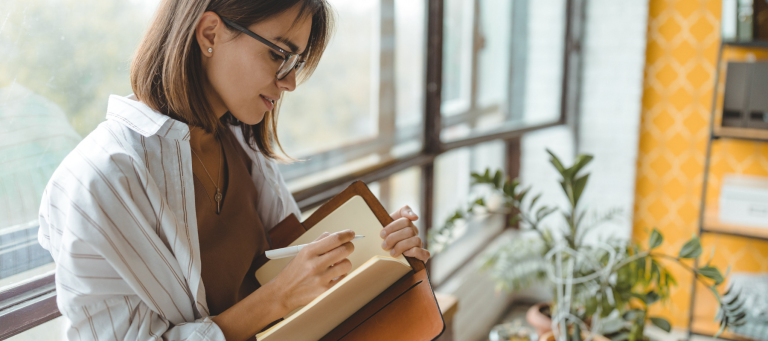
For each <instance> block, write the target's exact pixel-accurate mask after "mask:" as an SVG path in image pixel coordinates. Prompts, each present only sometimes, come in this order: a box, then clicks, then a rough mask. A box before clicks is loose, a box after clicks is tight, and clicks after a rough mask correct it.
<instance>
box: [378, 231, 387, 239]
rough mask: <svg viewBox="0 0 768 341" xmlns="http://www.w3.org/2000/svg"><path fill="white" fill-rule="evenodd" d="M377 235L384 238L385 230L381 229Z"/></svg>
mask: <svg viewBox="0 0 768 341" xmlns="http://www.w3.org/2000/svg"><path fill="white" fill-rule="evenodd" d="M379 235H380V236H381V238H384V237H386V236H387V231H385V230H381V233H379Z"/></svg>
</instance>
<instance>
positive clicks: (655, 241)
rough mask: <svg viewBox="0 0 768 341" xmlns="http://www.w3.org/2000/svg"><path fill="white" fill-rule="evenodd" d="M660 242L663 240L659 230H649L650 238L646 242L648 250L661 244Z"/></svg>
mask: <svg viewBox="0 0 768 341" xmlns="http://www.w3.org/2000/svg"><path fill="white" fill-rule="evenodd" d="M662 242H664V236H663V235H661V232H659V230H657V229H653V231H652V232H651V240H650V241H649V242H648V251H650V250H653V249H655V248H657V247H659V245H661V243H662Z"/></svg>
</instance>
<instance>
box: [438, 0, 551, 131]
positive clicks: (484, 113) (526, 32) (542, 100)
mask: <svg viewBox="0 0 768 341" xmlns="http://www.w3.org/2000/svg"><path fill="white" fill-rule="evenodd" d="M475 1H477V6H478V10H479V13H478V14H477V16H478V17H479V21H478V23H477V27H476V28H475V29H476V30H477V35H476V36H474V42H472V41H471V40H472V38H473V35H472V34H471V33H472V30H473V28H472V25H469V26H468V27H464V26H462V25H461V24H463V22H460V19H462V18H465V17H467V16H468V15H467V13H469V11H470V10H471V9H472V8H471V7H472V4H473V3H474V2H475ZM459 3H460V4H459ZM460 5H463V6H467V8H468V10H467V11H465V12H462V15H461V16H460V15H459V14H457V13H453V12H451V10H452V9H455V8H459V7H460ZM565 5H566V1H565V0H542V1H531V0H519V1H505V0H446V28H445V31H444V34H445V40H444V44H445V46H444V50H443V53H444V55H443V63H444V68H445V69H444V74H443V99H444V102H443V114H444V116H443V125H444V127H445V130H444V131H443V134H442V135H441V139H442V140H443V141H453V140H457V139H463V138H467V137H470V136H473V135H480V134H483V133H487V132H489V131H494V130H501V129H515V128H523V127H526V126H530V125H535V124H542V123H549V122H554V121H556V120H558V119H559V117H560V99H561V90H562V82H563V72H562V70H563V58H564V55H563V51H564V50H563V48H564V45H565V22H566V18H565V8H566V7H565ZM452 15H453V16H454V17H451V16H452ZM470 19H471V17H468V19H465V21H466V20H470ZM467 32H469V33H467ZM467 40H470V42H467V43H465V41H467ZM464 54H469V56H468V57H464ZM472 60H476V61H477V62H476V64H477V65H476V68H475V70H476V72H475V73H473V72H472V70H473V65H472V64H473V63H472ZM473 88H474V89H476V91H472V89H473ZM462 91H463V92H462ZM462 96H463V97H462ZM456 98H459V99H460V100H459V101H458V102H456V100H455V99H456ZM459 102H460V103H461V104H457V103H459ZM455 126H466V127H468V128H469V129H464V128H462V129H461V132H460V133H457V132H456V130H455V129H454V127H455Z"/></svg>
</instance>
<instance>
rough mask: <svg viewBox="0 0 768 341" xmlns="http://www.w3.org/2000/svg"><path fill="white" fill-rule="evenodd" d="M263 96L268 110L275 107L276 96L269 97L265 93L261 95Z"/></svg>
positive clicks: (262, 98)
mask: <svg viewBox="0 0 768 341" xmlns="http://www.w3.org/2000/svg"><path fill="white" fill-rule="evenodd" d="M259 96H260V97H261V100H262V101H264V104H265V105H266V106H267V110H272V109H273V108H274V107H275V101H276V100H277V99H276V98H271V97H267V96H264V95H259Z"/></svg>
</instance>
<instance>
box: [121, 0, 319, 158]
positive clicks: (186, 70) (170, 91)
mask: <svg viewBox="0 0 768 341" xmlns="http://www.w3.org/2000/svg"><path fill="white" fill-rule="evenodd" d="M297 4H300V5H301V9H300V11H299V15H298V17H297V18H296V20H297V21H298V20H300V19H303V18H306V17H311V18H312V26H311V32H310V34H309V42H308V44H307V48H306V50H305V51H304V53H303V56H302V58H303V59H304V60H306V65H305V67H304V69H303V70H302V72H301V74H299V75H296V77H297V81H298V82H301V81H304V80H306V79H307V78H309V76H310V75H311V74H312V72H313V71H314V70H315V68H316V67H317V64H318V63H319V62H320V57H321V56H322V54H323V51H324V50H325V47H326V46H327V45H328V41H329V39H330V36H331V30H332V27H333V14H332V12H331V9H330V6H329V5H328V3H327V2H326V0H165V1H163V2H162V3H161V4H160V5H159V7H158V9H157V13H156V14H155V17H154V19H153V21H152V24H151V25H150V26H149V29H148V30H147V33H146V34H145V35H144V38H143V40H142V42H141V44H140V45H139V48H138V50H136V55H135V56H134V59H133V62H132V64H131V87H132V88H133V92H134V94H135V95H136V97H137V98H138V99H139V100H140V101H142V102H144V103H145V104H147V105H148V106H149V107H150V108H152V109H154V110H156V111H158V112H160V113H163V114H165V115H168V116H170V117H171V118H173V119H176V120H179V121H182V122H184V123H187V124H189V125H192V126H197V127H201V128H203V129H205V130H206V131H207V132H209V133H214V134H217V135H218V134H219V133H220V130H221V129H222V128H224V127H223V124H222V123H225V124H232V125H237V126H240V128H241V129H242V132H243V136H244V137H245V139H246V141H248V142H249V145H250V146H251V148H253V149H254V150H255V148H254V145H255V146H256V147H258V150H259V151H260V152H261V153H262V154H263V155H264V156H265V157H267V158H271V159H278V160H285V159H284V158H282V157H280V156H279V155H277V153H276V152H277V151H276V149H275V148H274V147H273V145H277V147H278V148H279V149H280V151H281V152H282V153H283V154H285V151H284V150H283V147H282V146H281V145H280V141H279V140H278V138H277V112H278V108H279V107H280V103H279V102H278V103H276V105H275V108H274V109H273V110H272V111H270V112H268V113H267V114H266V115H265V116H264V119H263V120H262V121H261V122H259V123H258V124H255V125H247V124H245V123H242V122H240V121H239V120H237V119H236V118H235V117H234V116H233V115H232V114H231V113H226V114H225V115H224V116H223V117H222V118H221V120H217V119H216V115H215V114H214V113H213V112H212V110H211V107H210V104H209V103H208V102H207V101H206V99H205V94H204V90H203V71H202V63H201V57H200V54H201V50H200V46H199V45H198V43H197V39H196V38H195V28H196V27H197V23H198V21H199V20H200V17H201V16H202V15H203V13H204V12H206V11H212V12H215V13H216V14H218V15H220V16H223V17H225V18H228V19H230V20H232V21H234V22H236V23H238V24H240V25H241V26H243V27H248V26H250V25H252V24H254V23H257V22H259V21H261V20H264V19H266V18H269V17H271V16H273V15H276V14H279V13H282V12H283V11H285V10H288V9H290V8H292V7H293V6H295V5H297ZM225 27H227V26H226V25H225ZM227 28H228V29H230V30H231V31H232V32H234V33H236V34H238V35H239V34H240V31H237V30H233V29H231V28H229V27H227Z"/></svg>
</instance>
